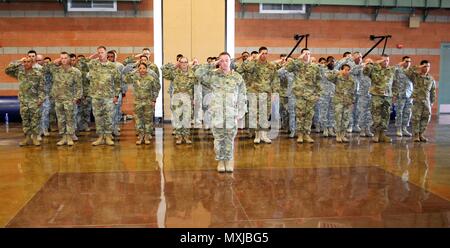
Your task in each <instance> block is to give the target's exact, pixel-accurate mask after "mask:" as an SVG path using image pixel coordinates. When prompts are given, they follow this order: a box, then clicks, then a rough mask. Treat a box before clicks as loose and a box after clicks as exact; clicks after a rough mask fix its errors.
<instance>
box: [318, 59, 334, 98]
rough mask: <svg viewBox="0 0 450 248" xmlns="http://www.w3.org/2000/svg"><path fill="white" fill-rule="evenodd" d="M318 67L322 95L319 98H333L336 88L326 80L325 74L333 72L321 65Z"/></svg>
mask: <svg viewBox="0 0 450 248" xmlns="http://www.w3.org/2000/svg"><path fill="white" fill-rule="evenodd" d="M319 67H320V75H321V78H322V79H321V80H320V86H321V87H322V94H321V96H331V97H332V96H333V95H334V92H335V91H336V86H335V85H334V83H333V82H331V81H330V80H328V78H327V73H330V72H333V71H332V70H330V69H328V67H326V66H323V65H319Z"/></svg>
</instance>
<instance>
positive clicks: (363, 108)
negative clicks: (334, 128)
mask: <svg viewBox="0 0 450 248" xmlns="http://www.w3.org/2000/svg"><path fill="white" fill-rule="evenodd" d="M368 61H371V60H370V59H367V60H366V62H368ZM353 62H354V64H353V65H351V64H350V66H351V68H352V69H351V71H350V75H351V76H352V78H353V80H355V83H356V87H357V88H358V89H357V92H356V99H358V100H357V102H356V108H357V110H356V111H357V112H358V115H357V116H358V121H357V124H356V125H355V128H354V129H355V131H358V128H359V129H360V133H359V135H360V136H361V137H373V133H372V132H371V131H370V127H371V125H372V115H371V113H370V105H371V99H372V97H371V95H370V93H369V89H370V86H371V84H372V83H371V81H370V77H368V76H367V75H365V74H364V71H363V70H364V65H365V64H367V63H362V56H361V53H360V52H355V53H353ZM350 125H351V123H350ZM347 131H348V130H347Z"/></svg>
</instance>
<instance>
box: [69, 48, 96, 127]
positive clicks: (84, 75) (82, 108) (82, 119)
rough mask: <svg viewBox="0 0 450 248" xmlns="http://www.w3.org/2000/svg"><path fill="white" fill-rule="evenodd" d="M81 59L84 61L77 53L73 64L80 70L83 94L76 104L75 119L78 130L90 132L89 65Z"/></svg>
mask: <svg viewBox="0 0 450 248" xmlns="http://www.w3.org/2000/svg"><path fill="white" fill-rule="evenodd" d="M82 61H85V57H84V55H78V56H77V60H76V62H75V65H73V66H74V67H75V68H77V69H78V70H79V71H80V72H81V80H82V81H81V82H82V92H83V96H82V98H81V100H80V102H79V104H78V114H77V116H76V120H77V127H78V130H80V131H81V130H82V131H85V132H90V131H91V129H90V128H89V123H90V122H91V110H92V99H91V97H90V92H89V87H90V82H89V78H88V73H89V67H88V66H87V64H86V63H83V62H82Z"/></svg>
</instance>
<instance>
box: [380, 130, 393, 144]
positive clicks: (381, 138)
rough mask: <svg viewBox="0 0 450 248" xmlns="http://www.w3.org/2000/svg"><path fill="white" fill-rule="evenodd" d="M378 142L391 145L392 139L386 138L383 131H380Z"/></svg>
mask: <svg viewBox="0 0 450 248" xmlns="http://www.w3.org/2000/svg"><path fill="white" fill-rule="evenodd" d="M380 142H386V143H391V142H392V139H391V138H389V137H388V136H386V134H385V133H384V131H380Z"/></svg>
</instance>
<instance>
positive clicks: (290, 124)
mask: <svg viewBox="0 0 450 248" xmlns="http://www.w3.org/2000/svg"><path fill="white" fill-rule="evenodd" d="M278 77H279V78H280V103H281V104H280V107H281V108H280V115H281V122H282V124H281V126H282V128H284V129H286V130H289V131H290V132H291V134H294V133H295V96H294V94H293V93H292V83H293V81H294V74H293V73H289V72H288V71H287V70H286V69H285V68H281V69H279V70H278Z"/></svg>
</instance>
